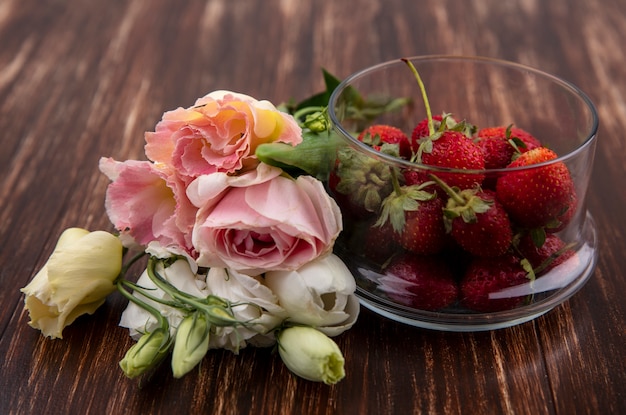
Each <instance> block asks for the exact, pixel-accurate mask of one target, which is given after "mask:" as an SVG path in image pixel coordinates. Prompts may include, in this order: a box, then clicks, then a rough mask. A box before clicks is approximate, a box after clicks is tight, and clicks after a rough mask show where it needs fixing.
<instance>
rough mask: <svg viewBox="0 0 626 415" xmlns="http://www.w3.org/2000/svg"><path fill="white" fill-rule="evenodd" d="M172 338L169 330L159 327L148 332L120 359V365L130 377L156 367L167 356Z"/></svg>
mask: <svg viewBox="0 0 626 415" xmlns="http://www.w3.org/2000/svg"><path fill="white" fill-rule="evenodd" d="M170 345H171V339H170V335H169V333H168V331H167V330H164V329H162V328H158V329H156V330H155V331H153V332H152V333H146V334H144V335H143V336H141V338H140V339H139V341H138V342H137V343H135V344H134V345H133V346H132V347H131V348H130V349H128V351H127V352H126V355H125V356H124V358H123V359H122V360H121V361H120V367H121V368H122V370H123V371H124V374H125V375H126V376H128V377H129V378H131V379H132V378H135V377H137V376H139V375H142V374H144V373H145V372H147V371H148V370H150V369H152V368H154V367H156V366H157V365H158V364H159V363H161V361H162V360H163V358H165V357H166V356H167V355H168V353H169V349H170Z"/></svg>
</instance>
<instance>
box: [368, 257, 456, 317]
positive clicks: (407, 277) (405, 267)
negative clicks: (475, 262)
mask: <svg viewBox="0 0 626 415" xmlns="http://www.w3.org/2000/svg"><path fill="white" fill-rule="evenodd" d="M379 284H380V285H379V287H378V288H379V289H380V290H381V291H383V292H384V293H385V294H386V295H387V296H388V297H389V298H390V299H392V300H394V301H396V302H398V303H400V304H404V305H406V306H409V307H412V308H417V309H420V310H431V311H434V310H439V309H442V308H445V307H447V306H450V305H452V304H453V303H455V302H456V300H457V298H458V293H459V288H458V285H457V283H456V281H455V279H454V277H453V275H452V272H451V271H450V269H449V267H448V266H447V264H446V262H445V261H444V260H442V259H441V258H438V257H435V256H428V257H421V256H415V255H411V254H402V255H399V256H397V257H395V258H394V259H393V260H392V261H391V263H390V264H389V265H388V266H387V267H386V268H385V269H384V276H382V277H381V278H380V279H379Z"/></svg>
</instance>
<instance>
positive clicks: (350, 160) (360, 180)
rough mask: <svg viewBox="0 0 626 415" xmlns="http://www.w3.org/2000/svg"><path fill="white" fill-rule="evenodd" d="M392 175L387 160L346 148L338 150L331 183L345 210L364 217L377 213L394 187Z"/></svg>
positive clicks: (346, 212) (330, 179)
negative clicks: (385, 161) (382, 160)
mask: <svg viewBox="0 0 626 415" xmlns="http://www.w3.org/2000/svg"><path fill="white" fill-rule="evenodd" d="M391 175H392V173H391V169H390V168H389V166H388V165H387V164H385V163H382V162H381V161H379V160H376V159H375V158H373V157H368V156H366V155H362V154H360V153H358V152H357V151H355V150H352V149H350V148H344V149H341V150H340V151H338V153H337V163H336V166H335V169H334V171H333V172H332V173H331V174H330V176H329V180H328V186H329V188H330V192H331V194H332V196H333V197H334V199H335V200H336V201H337V204H338V205H339V207H340V208H341V209H342V211H343V212H344V214H349V215H354V216H355V217H356V218H364V217H367V216H370V215H371V214H372V213H376V214H377V213H378V211H379V210H380V207H381V203H382V201H383V199H384V198H385V197H386V196H387V195H388V194H389V193H390V192H391V191H392V183H391Z"/></svg>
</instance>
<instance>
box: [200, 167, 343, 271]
mask: <svg viewBox="0 0 626 415" xmlns="http://www.w3.org/2000/svg"><path fill="white" fill-rule="evenodd" d="M276 173H278V174H280V169H276V168H272V167H269V166H266V165H263V164H261V165H260V166H259V169H258V171H253V172H250V173H247V174H244V175H242V176H239V177H238V178H230V179H229V178H228V177H229V176H226V175H224V176H222V177H221V178H220V177H219V175H210V176H204V177H203V178H199V179H197V181H196V182H194V183H192V184H191V185H190V186H189V189H188V196H189V198H190V199H191V200H192V201H193V202H194V203H195V204H196V205H198V204H201V203H203V202H206V206H204V207H202V208H201V209H200V210H199V212H198V215H197V218H196V224H195V227H194V229H193V237H192V240H193V245H194V247H195V248H196V249H197V251H198V253H199V257H198V265H200V266H205V267H223V268H231V269H234V270H236V271H238V272H241V273H244V274H248V275H258V274H260V273H263V272H265V271H268V270H295V269H298V268H299V267H300V266H302V265H304V264H305V263H307V262H309V261H311V260H313V259H315V258H317V257H319V256H321V255H324V254H327V253H329V252H330V251H331V249H332V246H333V243H334V241H335V239H336V238H337V236H338V235H339V232H340V231H341V227H342V225H341V212H340V210H339V208H338V206H337V204H336V203H335V201H334V200H333V199H332V198H331V197H330V196H328V194H327V193H326V191H325V190H324V187H323V186H322V183H321V182H320V181H319V180H316V179H314V178H313V177H310V176H300V177H298V178H297V179H295V180H294V179H292V178H288V177H284V176H281V175H278V174H276ZM203 181H204V182H205V183H201V182H203ZM203 189H204V190H205V191H206V190H207V189H209V191H206V192H204V196H203V195H202V194H203Z"/></svg>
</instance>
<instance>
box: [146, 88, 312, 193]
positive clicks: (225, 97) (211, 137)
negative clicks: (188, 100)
mask: <svg viewBox="0 0 626 415" xmlns="http://www.w3.org/2000/svg"><path fill="white" fill-rule="evenodd" d="M301 132H302V131H301V129H300V127H299V126H298V124H297V123H296V121H295V119H294V118H293V117H292V116H290V115H288V114H285V113H283V112H280V111H278V110H277V109H276V107H274V105H272V104H271V103H270V102H268V101H257V100H256V99H254V98H252V97H249V96H247V95H243V94H238V93H234V92H228V91H215V92H212V93H210V94H208V95H206V96H205V97H203V98H200V99H198V100H197V101H196V104H195V105H194V106H193V107H190V108H187V109H183V108H178V109H175V110H173V111H168V112H166V113H165V114H163V118H162V120H161V121H160V122H159V123H158V124H157V126H156V128H155V131H154V132H147V133H146V134H145V139H146V146H145V152H146V155H147V156H148V158H149V159H150V160H152V161H154V162H156V163H163V164H165V165H168V166H172V167H173V168H174V169H175V170H176V171H177V172H178V174H180V175H181V176H183V177H184V178H185V179H186V181H187V182H189V181H191V180H193V179H194V178H196V177H198V176H201V175H204V174H211V173H215V172H226V173H234V172H238V171H240V170H242V169H244V170H246V169H250V168H254V167H255V166H256V165H257V164H258V159H257V158H256V156H255V151H256V148H257V146H258V145H259V144H262V143H269V142H283V143H288V144H292V145H297V144H299V143H300V142H301V141H302V136H301Z"/></svg>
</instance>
